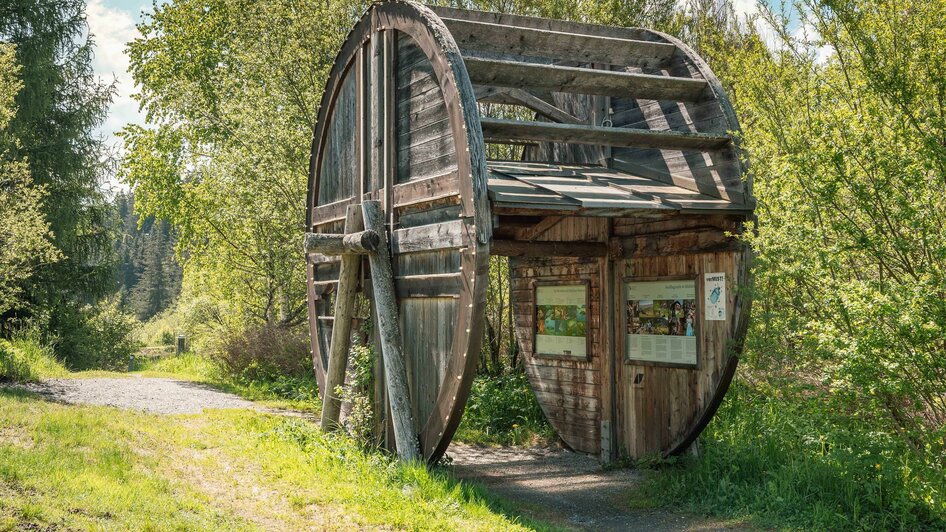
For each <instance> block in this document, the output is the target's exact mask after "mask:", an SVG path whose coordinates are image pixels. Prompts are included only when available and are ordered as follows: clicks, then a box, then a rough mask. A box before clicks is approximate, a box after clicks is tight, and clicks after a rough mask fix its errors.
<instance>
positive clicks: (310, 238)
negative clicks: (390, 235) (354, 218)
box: [305, 205, 381, 255]
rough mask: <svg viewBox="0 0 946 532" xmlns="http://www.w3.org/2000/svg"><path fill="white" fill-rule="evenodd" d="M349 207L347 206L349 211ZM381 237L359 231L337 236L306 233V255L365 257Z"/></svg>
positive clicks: (370, 232)
mask: <svg viewBox="0 0 946 532" xmlns="http://www.w3.org/2000/svg"><path fill="white" fill-rule="evenodd" d="M351 207H352V206H351V205H349V206H348V208H349V210H350V209H351ZM346 224H347V222H346ZM380 243H381V236H380V235H378V233H377V232H375V231H360V232H357V233H349V234H344V235H338V234H333V233H306V235H305V251H306V253H321V254H322V255H347V254H350V253H353V254H356V255H365V254H367V253H370V252H372V251H375V250H377V249H378V245H379V244H380Z"/></svg>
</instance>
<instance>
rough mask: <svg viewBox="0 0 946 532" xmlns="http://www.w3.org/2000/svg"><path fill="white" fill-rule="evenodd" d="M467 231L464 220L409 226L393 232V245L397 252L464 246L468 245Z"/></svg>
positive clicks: (393, 249)
mask: <svg viewBox="0 0 946 532" xmlns="http://www.w3.org/2000/svg"><path fill="white" fill-rule="evenodd" d="M466 232H467V229H466V223H465V222H464V221H463V220H453V221H450V222H441V223H439V224H430V225H420V226H417V227H408V228H404V229H398V230H397V231H394V232H393V234H392V235H391V247H392V251H393V252H394V253H396V254H398V253H413V252H416V251H431V250H435V249H456V248H462V247H465V246H466V245H467V244H466V242H465V240H464V236H465V235H466Z"/></svg>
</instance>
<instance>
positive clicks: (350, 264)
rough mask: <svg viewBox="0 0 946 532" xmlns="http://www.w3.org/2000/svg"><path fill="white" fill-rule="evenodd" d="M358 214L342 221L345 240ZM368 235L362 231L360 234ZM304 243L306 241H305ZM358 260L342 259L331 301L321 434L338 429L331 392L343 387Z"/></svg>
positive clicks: (352, 210) (336, 401)
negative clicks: (330, 333) (333, 305)
mask: <svg viewBox="0 0 946 532" xmlns="http://www.w3.org/2000/svg"><path fill="white" fill-rule="evenodd" d="M360 214H361V213H359V212H358V205H349V206H348V213H347V215H346V217H345V233H346V235H345V237H346V238H347V237H348V236H352V235H351V233H353V232H355V231H358V230H359V229H361V228H362V219H361V216H360ZM364 233H371V232H370V231H365V232H363V233H360V234H364ZM372 234H374V240H373V243H374V247H377V244H378V243H379V242H380V236H378V235H377V233H372ZM306 242H308V239H307V240H306ZM360 267H361V256H360V255H356V254H354V253H346V254H343V255H342V260H341V266H340V270H339V274H338V293H337V295H336V298H335V320H334V323H333V325H332V343H331V346H330V347H329V355H328V370H327V371H326V372H325V396H324V397H323V398H322V430H324V431H330V430H335V429H336V428H337V427H338V418H339V413H340V412H341V408H342V400H341V398H339V397H338V396H336V395H335V389H336V388H337V387H338V386H341V385H343V384H345V370H346V369H347V368H348V350H349V348H350V347H351V320H352V315H353V311H354V308H355V291H356V289H357V288H358V273H359V271H358V270H359V269H360Z"/></svg>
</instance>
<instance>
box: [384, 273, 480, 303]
mask: <svg viewBox="0 0 946 532" xmlns="http://www.w3.org/2000/svg"><path fill="white" fill-rule="evenodd" d="M394 284H395V287H396V290H397V297H398V298H400V299H404V298H409V297H453V298H456V297H459V294H460V291H461V290H462V289H463V275H462V274H460V273H441V274H430V275H403V276H399V277H396V278H395V280H394Z"/></svg>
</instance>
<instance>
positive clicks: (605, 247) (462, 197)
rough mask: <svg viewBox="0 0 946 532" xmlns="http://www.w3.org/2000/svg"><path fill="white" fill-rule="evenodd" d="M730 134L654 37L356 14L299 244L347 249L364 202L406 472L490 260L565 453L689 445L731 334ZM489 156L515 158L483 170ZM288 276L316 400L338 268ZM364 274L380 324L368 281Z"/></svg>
mask: <svg viewBox="0 0 946 532" xmlns="http://www.w3.org/2000/svg"><path fill="white" fill-rule="evenodd" d="M486 104H489V105H486ZM497 108H500V109H505V110H509V109H513V110H518V114H516V113H513V114H512V115H510V114H508V113H507V114H503V115H501V116H500V115H496V114H493V113H494V110H495V109H497ZM509 116H514V117H516V118H515V119H510V118H509ZM738 131H739V125H738V122H737V121H736V118H735V114H734V113H733V111H732V108H731V106H730V104H729V101H728V99H727V98H726V95H725V93H724V91H723V89H722V87H721V86H720V84H719V82H718V80H717V79H716V77H715V76H714V75H713V73H712V72H711V71H710V69H709V67H708V66H707V65H706V64H705V62H703V61H702V60H701V59H700V58H699V57H698V56H697V55H696V54H695V53H693V51H692V50H690V49H689V48H687V47H686V46H685V45H683V44H682V43H681V42H679V41H678V40H676V39H674V38H672V37H669V36H667V35H664V34H661V33H659V32H654V31H649V30H645V29H639V28H612V27H605V26H596V25H589V24H579V23H571V22H562V21H554V20H547V19H540V18H534V17H523V16H514V15H503V14H496V13H486V12H478V11H467V10H458V9H451V8H439V7H438V8H427V7H424V6H422V5H419V4H415V3H412V2H383V3H378V4H374V5H372V6H371V7H370V8H369V9H368V11H366V13H365V14H364V16H363V17H362V19H361V20H360V21H359V22H358V24H357V25H356V26H355V27H354V29H353V30H352V32H351V33H350V35H349V36H348V38H347V40H346V41H345V44H344V45H343V47H342V50H341V52H340V53H339V55H338V58H337V59H336V63H335V65H334V67H333V69H332V72H331V74H330V76H329V79H328V82H327V84H326V89H325V93H324V95H323V99H322V105H321V107H320V109H319V118H318V127H317V130H316V133H315V136H314V139H313V144H312V158H311V165H310V184H309V197H308V213H307V214H308V217H307V225H308V230H309V231H310V232H312V233H323V234H333V235H337V236H339V238H340V235H341V234H343V233H348V234H351V233H352V232H353V231H358V230H360V229H361V228H362V227H361V225H359V224H360V220H356V219H355V218H358V216H354V218H353V217H352V213H353V212H355V211H350V210H349V208H350V207H351V206H353V205H358V204H363V203H365V202H373V201H376V202H380V210H381V211H382V212H383V215H384V226H383V228H381V229H379V231H380V232H381V233H383V234H382V235H381V236H382V237H383V238H382V240H383V241H386V242H387V243H386V244H385V246H386V247H385V248H384V249H388V250H389V251H390V262H391V266H392V268H393V272H394V274H393V284H394V288H395V289H394V292H395V293H396V305H394V306H392V309H396V310H393V311H392V314H396V318H397V323H398V324H399V330H400V335H401V341H402V342H403V358H404V363H405V366H406V380H407V391H406V392H405V393H406V395H408V396H409V397H407V398H406V399H407V401H408V403H409V405H410V407H409V408H410V411H411V413H412V415H413V419H414V421H413V427H412V431H413V432H414V433H416V434H417V435H418V439H419V443H420V449H421V452H422V454H423V456H424V458H425V459H427V460H436V459H437V458H439V457H440V456H441V455H442V454H443V452H444V451H445V449H446V447H447V445H448V444H449V442H450V439H451V437H452V435H453V433H454V431H455V430H456V427H457V425H458V423H459V420H460V416H461V415H462V411H463V408H464V405H465V402H466V399H467V396H468V394H469V390H470V386H471V383H472V378H473V373H474V370H475V368H476V364H477V358H478V354H479V349H480V344H481V336H482V332H483V319H484V311H485V290H486V282H487V268H488V258H489V255H490V254H493V255H505V256H509V257H510V263H509V266H510V267H509V271H510V274H509V276H510V284H511V286H512V290H511V294H510V298H511V302H512V305H513V312H514V321H515V328H516V338H517V342H518V345H519V348H520V350H521V352H522V354H523V359H524V361H525V367H526V371H527V373H528V375H529V378H530V382H531V383H532V386H533V389H534V391H535V394H536V398H537V399H538V401H539V404H540V405H541V406H542V408H543V411H544V412H545V413H546V416H547V417H548V419H549V420H550V422H551V423H552V425H553V426H554V427H555V429H556V430H557V431H558V433H559V435H560V436H561V437H562V438H563V440H564V441H565V442H566V443H568V444H569V445H570V446H571V447H573V448H574V449H576V450H580V451H584V452H589V453H601V456H602V458H603V459H605V460H607V459H609V458H611V457H613V456H616V455H617V454H618V452H619V450H624V451H625V452H627V453H628V454H629V455H631V456H642V455H645V454H650V453H674V452H680V451H682V450H684V449H686V448H687V447H688V446H689V445H690V444H691V443H692V442H693V441H694V439H695V438H696V436H697V435H698V434H699V432H700V431H701V430H702V429H703V427H705V425H706V423H707V422H708V421H709V420H710V419H711V417H712V416H713V414H714V413H715V411H716V408H717V407H718V405H719V403H720V401H721V400H722V397H723V395H724V394H725V392H726V389H727V388H728V385H729V382H730V380H731V379H732V376H733V372H734V371H735V367H736V362H737V360H738V355H739V353H740V351H741V347H742V340H743V338H744V337H745V333H746V324H747V318H748V310H749V300H748V298H747V297H746V295H745V291H744V290H743V288H745V287H746V286H748V284H749V282H750V280H749V276H748V262H749V257H750V250H749V248H748V247H747V246H746V245H745V244H744V243H743V241H742V240H740V239H739V238H738V236H737V235H738V234H739V233H741V232H742V230H743V227H744V223H745V222H747V221H751V220H752V219H753V218H752V217H753V210H754V200H753V198H752V190H751V180H750V179H749V177H748V174H747V172H746V168H745V167H744V164H743V162H742V160H741V158H740V152H739V147H738V145H737V143H736V140H735V137H734V136H733V133H734V132H738ZM488 145H504V146H513V147H514V149H515V150H518V151H516V152H514V153H515V155H514V156H513V157H511V158H510V157H509V156H508V153H509V152H508V151H507V152H506V155H505V159H504V160H488V159H487V157H486V154H487V152H488V151H489V150H488V149H487V146H488ZM346 214H347V217H348V221H347V222H346ZM356 214H357V213H356ZM352 224H354V225H352ZM346 225H348V227H347V228H346ZM734 235H736V236H734ZM339 249H340V248H339ZM362 252H363V251H362ZM371 256H372V257H373V259H374V258H376V256H375V255H371ZM307 257H308V276H309V315H310V329H311V336H312V351H313V362H314V366H315V371H316V374H317V376H318V380H319V385H320V388H321V389H322V391H323V395H324V394H325V392H327V391H329V390H326V371H327V368H328V367H329V363H328V360H329V359H328V353H329V352H330V350H331V347H332V346H331V337H332V330H333V309H334V308H335V294H336V292H338V291H339V284H340V283H339V281H338V279H339V271H340V264H341V259H339V257H338V256H336V255H331V254H326V253H320V252H317V251H312V250H310V252H309V253H308V254H307ZM359 260H360V259H359ZM372 264H374V263H372ZM361 272H362V273H361V275H360V279H361V282H360V286H361V289H362V290H363V292H364V293H365V294H366V295H367V296H368V298H369V299H372V300H374V301H375V302H377V300H378V298H375V297H374V292H375V291H376V290H377V289H376V283H377V282H378V279H377V276H376V275H375V273H374V269H373V268H372V273H371V275H370V278H369V275H368V269H367V268H365V267H362V268H361ZM648 283H650V284H648ZM654 283H656V284H654ZM550 286H552V287H560V288H561V289H550V288H548V287H550ZM650 289H655V290H658V291H657V292H654V293H657V294H658V295H659V294H664V295H659V297H665V298H668V299H666V300H660V299H657V298H658V296H653V295H648V294H650V292H647V290H650ZM660 290H663V291H662V292H661V291H660ZM674 290H676V292H675V291H674ZM710 292H712V295H713V298H714V299H713V301H712V303H710V302H709V301H710V300H709V299H706V300H704V299H703V298H704V297H708V296H709V295H711V294H710ZM552 293H557V294H558V295H555V296H551V295H549V294H552ZM579 296H581V297H579ZM549 297H552V298H553V299H554V301H553V299H548V298H549ZM648 297H650V298H651V299H647V298H648ZM555 298H559V299H555ZM569 298H571V299H569ZM543 301H544V302H543ZM549 301H552V303H549ZM563 301H564V303H563ZM704 303H705V305H704ZM661 305H664V306H663V307H661ZM668 305H669V307H668ZM678 305H679V307H678ZM710 305H711V306H712V312H713V313H714V314H713V316H710V312H709V310H710V309H709V308H707V307H709V306H710ZM559 307H561V308H559ZM667 308H670V310H666V309H667ZM642 309H643V310H642ZM659 309H664V310H659ZM664 311H666V312H669V313H670V314H669V315H667V316H660V315H659V312H664ZM547 314H548V315H547ZM551 314H555V315H556V316H558V315H561V317H562V320H561V321H562V323H558V322H556V320H555V319H553V318H554V317H553V318H550V317H549V315H551ZM537 316H540V317H538V318H537ZM345 321H346V323H347V320H345ZM546 321H548V326H547V324H546ZM643 322H646V327H644V326H643V325H641V324H642V323H643ZM563 324H565V325H563ZM550 331H554V334H553V333H550ZM555 334H560V335H561V336H563V338H559V339H556V338H551V337H552V336H555ZM660 334H663V335H664V336H667V337H668V338H663V339H661V338H650V337H656V336H659V335H660ZM569 335H574V337H571V338H568V336H569ZM579 335H581V336H580V337H579ZM675 335H676V336H679V337H680V338H669V337H671V336H675ZM645 337H647V338H645ZM543 344H544V345H543ZM562 346H565V347H562ZM641 346H645V347H641ZM647 346H650V347H647ZM654 346H658V347H654ZM666 346H671V347H666ZM556 350H557V351H558V352H556ZM548 351H552V352H548ZM376 375H377V376H378V377H379V379H378V381H379V382H381V383H384V382H389V381H387V380H386V379H382V378H381V376H384V375H385V373H384V371H383V368H377V370H376ZM329 395H330V394H329ZM384 395H385V392H384V389H383V387H379V389H378V390H377V396H378V398H379V399H380V398H381V397H384ZM388 396H389V398H390V394H388ZM389 402H390V401H389ZM378 408H379V409H381V410H384V411H386V410H387V409H386V408H385V407H384V406H383V405H382V404H381V402H380V401H378Z"/></svg>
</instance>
